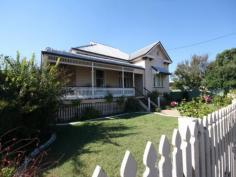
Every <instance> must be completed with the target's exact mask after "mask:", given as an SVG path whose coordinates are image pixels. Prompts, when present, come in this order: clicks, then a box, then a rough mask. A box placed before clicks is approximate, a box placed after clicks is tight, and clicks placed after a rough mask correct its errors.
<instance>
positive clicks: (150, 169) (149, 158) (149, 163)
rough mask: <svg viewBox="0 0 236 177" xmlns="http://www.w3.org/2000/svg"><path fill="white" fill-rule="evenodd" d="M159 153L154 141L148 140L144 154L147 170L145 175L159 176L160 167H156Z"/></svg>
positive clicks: (150, 176) (146, 176)
mask: <svg viewBox="0 0 236 177" xmlns="http://www.w3.org/2000/svg"><path fill="white" fill-rule="evenodd" d="M156 161H157V154H156V150H155V148H154V146H153V144H152V142H150V141H148V142H147V145H146V148H145V150H144V155H143V164H144V165H145V167H146V168H145V171H144V173H143V177H157V176H158V169H157V168H156Z"/></svg>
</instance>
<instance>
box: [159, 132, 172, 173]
mask: <svg viewBox="0 0 236 177" xmlns="http://www.w3.org/2000/svg"><path fill="white" fill-rule="evenodd" d="M159 154H160V155H161V159H160V161H159V163H158V167H159V174H160V177H171V175H172V174H171V172H172V165H171V160H170V145H169V142H168V139H167V137H166V136H165V135H162V136H161V139H160V144H159Z"/></svg>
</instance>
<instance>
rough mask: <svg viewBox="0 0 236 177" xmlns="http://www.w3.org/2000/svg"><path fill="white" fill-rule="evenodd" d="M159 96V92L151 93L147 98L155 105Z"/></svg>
mask: <svg viewBox="0 0 236 177" xmlns="http://www.w3.org/2000/svg"><path fill="white" fill-rule="evenodd" d="M159 95H160V94H159V92H157V91H153V92H149V93H148V94H147V96H148V97H150V99H151V100H152V101H153V102H155V103H157V97H158V96H159Z"/></svg>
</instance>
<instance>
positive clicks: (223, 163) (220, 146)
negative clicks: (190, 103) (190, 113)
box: [92, 101, 236, 177]
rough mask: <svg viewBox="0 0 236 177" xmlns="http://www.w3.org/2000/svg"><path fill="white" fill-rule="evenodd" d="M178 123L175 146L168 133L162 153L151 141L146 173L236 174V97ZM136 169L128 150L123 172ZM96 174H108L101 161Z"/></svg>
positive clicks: (170, 176)
mask: <svg viewBox="0 0 236 177" xmlns="http://www.w3.org/2000/svg"><path fill="white" fill-rule="evenodd" d="M178 123H179V126H178V129H174V132H173V136H172V141H171V144H172V148H171V145H170V144H169V141H168V139H167V137H166V136H165V135H162V136H161V139H160V143H159V149H158V154H157V152H156V150H155V148H154V146H153V143H152V142H150V141H148V142H147V145H146V148H145V150H144V155H143V164H144V166H145V171H144V173H143V177H236V161H235V142H236V101H234V102H233V103H232V104H231V105H229V106H227V107H225V108H222V109H220V110H218V111H215V112H213V113H211V114H209V115H208V116H207V117H204V118H203V119H197V118H187V117H180V118H179V120H178ZM171 149H172V152H171V151H170V150H171ZM158 155H159V158H158ZM157 159H159V161H157ZM111 165H112V164H111ZM136 173H137V164H136V161H135V159H134V157H133V156H132V154H131V152H130V151H126V153H125V156H124V159H123V161H122V164H121V168H120V176H121V177H136ZM92 177H107V175H106V173H105V172H104V171H103V170H102V168H101V167H100V166H98V165H97V167H96V168H95V170H94V172H93V175H92Z"/></svg>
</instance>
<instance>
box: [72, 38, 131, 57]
mask: <svg viewBox="0 0 236 177" xmlns="http://www.w3.org/2000/svg"><path fill="white" fill-rule="evenodd" d="M71 50H77V51H85V52H90V53H94V54H99V55H104V56H109V57H114V58H120V59H124V60H128V59H129V54H127V53H125V52H122V51H120V50H119V49H116V48H113V47H110V46H107V45H104V44H100V43H95V42H90V44H89V45H84V46H79V47H74V48H72V49H71Z"/></svg>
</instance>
